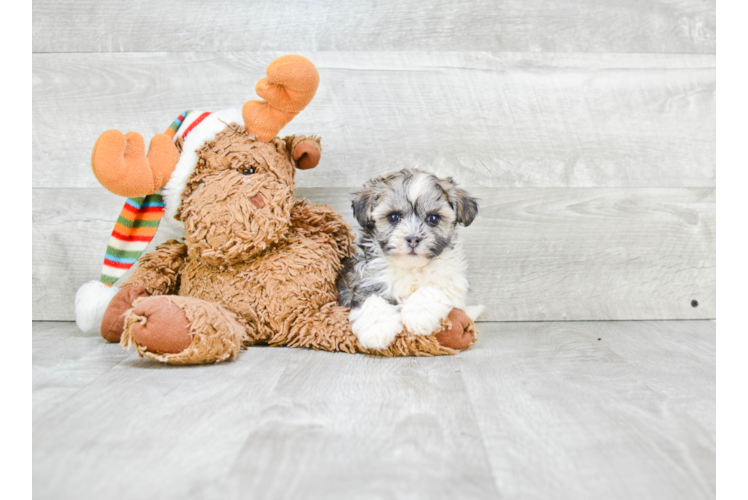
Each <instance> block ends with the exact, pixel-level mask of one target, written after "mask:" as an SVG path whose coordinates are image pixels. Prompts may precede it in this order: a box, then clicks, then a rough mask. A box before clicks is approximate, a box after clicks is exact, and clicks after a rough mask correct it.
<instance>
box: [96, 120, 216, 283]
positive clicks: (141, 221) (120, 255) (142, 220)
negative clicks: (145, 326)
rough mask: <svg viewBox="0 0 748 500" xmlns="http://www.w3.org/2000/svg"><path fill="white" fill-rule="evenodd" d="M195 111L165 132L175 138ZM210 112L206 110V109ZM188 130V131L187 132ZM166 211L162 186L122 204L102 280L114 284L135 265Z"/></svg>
mask: <svg viewBox="0 0 748 500" xmlns="http://www.w3.org/2000/svg"><path fill="white" fill-rule="evenodd" d="M191 112H192V111H185V112H184V113H182V114H181V115H179V117H178V118H177V119H176V120H174V121H173V122H172V124H171V125H169V128H168V129H166V132H165V134H166V135H168V136H169V137H170V138H172V139H173V138H174V136H175V135H176V133H177V131H178V130H179V127H180V126H181V125H182V123H184V121H185V119H186V118H187V116H188V115H189V114H190V113H191ZM204 115H207V113H204ZM202 118H204V116H200V117H199V118H198V120H194V121H193V122H192V124H191V125H190V130H191V129H192V128H193V127H195V126H196V125H197V124H198V123H200V121H202ZM188 132H189V130H187V131H185V134H184V135H185V136H186V135H187V133H188ZM163 215H164V200H163V198H161V190H160V189H159V190H158V191H156V192H155V193H153V194H149V195H148V196H141V197H139V198H128V199H127V200H126V201H125V206H124V207H123V208H122V212H120V215H119V217H118V218H117V222H116V223H115V224H114V230H113V231H112V236H111V238H109V245H108V246H107V247H106V255H105V256H104V266H103V267H102V269H101V278H100V279H101V282H102V283H104V284H105V285H107V286H112V285H114V283H116V282H117V280H118V279H120V278H121V277H122V276H123V275H124V274H125V273H126V272H127V271H128V269H130V268H131V267H132V265H133V264H135V262H137V260H138V258H139V257H140V256H141V255H142V253H143V251H144V250H145V249H146V247H147V246H148V243H150V242H151V240H152V239H153V237H154V236H156V230H157V229H158V225H159V223H160V222H161V217H163Z"/></svg>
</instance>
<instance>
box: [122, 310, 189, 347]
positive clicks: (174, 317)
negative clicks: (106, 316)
mask: <svg viewBox="0 0 748 500" xmlns="http://www.w3.org/2000/svg"><path fill="white" fill-rule="evenodd" d="M132 313H133V314H135V316H137V317H138V321H137V322H135V323H133V324H132V326H131V332H132V338H133V340H135V342H137V343H138V344H140V345H141V346H143V347H145V349H146V350H147V351H149V352H159V353H168V354H175V353H179V352H182V351H184V350H185V349H187V347H189V346H190V343H191V342H192V336H191V335H190V322H189V320H188V319H187V316H186V315H185V313H184V310H183V309H182V308H180V307H179V306H178V305H176V304H175V303H174V302H172V301H170V300H169V299H167V298H166V297H149V298H147V299H145V300H141V301H139V302H138V303H137V304H135V306H134V307H133V310H132Z"/></svg>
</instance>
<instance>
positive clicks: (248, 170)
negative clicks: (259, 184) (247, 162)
mask: <svg viewBox="0 0 748 500" xmlns="http://www.w3.org/2000/svg"><path fill="white" fill-rule="evenodd" d="M242 173H243V174H244V175H252V174H254V173H255V167H250V168H245V169H244V170H242Z"/></svg>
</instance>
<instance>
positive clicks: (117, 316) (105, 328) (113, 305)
mask: <svg viewBox="0 0 748 500" xmlns="http://www.w3.org/2000/svg"><path fill="white" fill-rule="evenodd" d="M140 297H148V292H146V291H145V287H142V286H140V285H130V286H125V287H122V288H121V289H120V290H119V291H118V292H117V294H116V295H115V296H114V297H112V300H111V301H110V302H109V306H107V309H106V312H105V313H104V317H103V318H102V319H101V336H102V337H104V338H105V339H106V340H108V341H109V342H119V341H120V338H121V337H122V332H123V331H124V330H125V312H127V310H128V309H130V308H131V307H132V303H133V302H135V301H136V300H137V299H139V298H140Z"/></svg>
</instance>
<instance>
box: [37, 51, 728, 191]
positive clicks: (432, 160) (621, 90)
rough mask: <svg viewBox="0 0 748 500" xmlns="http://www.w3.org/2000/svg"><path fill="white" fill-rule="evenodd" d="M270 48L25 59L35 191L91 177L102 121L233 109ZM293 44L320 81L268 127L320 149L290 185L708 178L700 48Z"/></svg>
mask: <svg viewBox="0 0 748 500" xmlns="http://www.w3.org/2000/svg"><path fill="white" fill-rule="evenodd" d="M279 55H281V53H271V52H262V53H177V54H175V53H169V54H163V53H156V54H152V53H151V54H142V53H141V54H37V55H35V56H34V57H33V118H34V119H33V132H32V133H33V152H32V157H33V185H34V187H96V186H97V182H96V179H95V178H94V176H93V175H91V171H90V155H91V148H92V147H93V144H94V142H95V141H96V138H97V137H98V136H99V134H100V133H101V132H103V131H105V130H107V129H110V128H118V129H121V130H123V131H129V130H136V131H138V132H140V133H142V134H143V135H144V136H146V139H147V140H148V139H149V138H150V137H151V136H152V135H153V134H155V133H159V132H163V130H165V129H166V127H167V126H168V125H169V124H170V123H171V121H172V120H173V119H174V118H175V117H176V116H177V115H178V114H179V113H181V112H182V111H184V110H185V109H208V110H217V109H223V108H225V107H228V106H240V105H241V104H242V103H244V102H245V101H246V100H248V99H251V98H254V97H255V94H254V85H255V83H256V82H257V80H259V79H260V78H261V77H262V76H263V75H264V70H265V67H266V65H267V64H268V63H269V62H270V61H271V60H273V59H274V58H275V57H277V56H279ZM305 55H307V56H308V57H309V58H310V59H311V60H312V61H314V62H315V64H317V66H318V67H319V69H320V74H321V84H320V89H319V91H318V93H317V96H316V98H315V100H314V101H313V102H312V103H311V104H310V105H309V106H308V107H307V109H306V110H304V111H303V112H302V113H301V114H300V115H299V116H298V117H297V118H296V119H295V120H294V121H293V122H291V123H290V124H289V125H288V126H287V127H286V129H285V130H284V132H283V133H287V134H292V133H304V134H311V133H314V134H319V135H321V136H322V140H323V145H324V152H323V164H322V165H321V166H320V167H319V168H317V169H315V170H313V171H310V172H305V173H304V175H300V176H299V186H301V187H341V186H358V185H361V184H362V183H363V182H364V181H365V180H366V179H369V178H371V177H373V176H376V175H380V174H383V173H385V172H389V171H392V170H397V169H400V168H403V167H412V166H417V167H423V168H426V169H429V170H432V171H434V172H436V173H437V174H440V175H453V176H455V177H456V178H457V179H458V180H459V181H461V182H462V183H463V184H464V185H467V186H484V187H714V182H715V107H714V102H715V68H714V63H715V57H714V56H713V55H651V54H650V55H642V54H569V55H563V54H505V53H502V54H496V53H484V52H480V53H477V52H448V53H438V52H432V53H429V52H389V53H383V52H332V53H330V52H318V53H306V54H305Z"/></svg>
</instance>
